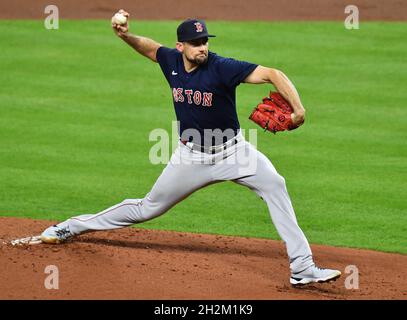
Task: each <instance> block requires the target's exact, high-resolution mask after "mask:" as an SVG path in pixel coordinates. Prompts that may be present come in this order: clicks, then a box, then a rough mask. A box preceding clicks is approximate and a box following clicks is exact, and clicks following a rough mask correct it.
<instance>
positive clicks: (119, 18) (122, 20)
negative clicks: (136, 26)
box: [113, 13, 127, 25]
mask: <svg viewBox="0 0 407 320" xmlns="http://www.w3.org/2000/svg"><path fill="white" fill-rule="evenodd" d="M113 22H114V23H116V24H119V25H123V24H126V22H127V17H126V16H125V15H124V14H122V13H116V14H115V15H114V16H113Z"/></svg>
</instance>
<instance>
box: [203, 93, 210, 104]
mask: <svg viewBox="0 0 407 320" xmlns="http://www.w3.org/2000/svg"><path fill="white" fill-rule="evenodd" d="M202 105H203V106H204V107H212V93H209V92H204V94H203V103H202Z"/></svg>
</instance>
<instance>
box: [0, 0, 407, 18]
mask: <svg viewBox="0 0 407 320" xmlns="http://www.w3.org/2000/svg"><path fill="white" fill-rule="evenodd" d="M50 3H52V4H55V5H57V6H58V8H59V13H60V17H61V18H63V19H110V17H111V15H112V13H114V12H115V11H117V9H119V8H125V9H126V10H128V11H129V12H130V13H131V15H132V18H133V19H159V20H162V19H177V20H184V19H185V18H187V17H198V18H204V19H209V20H219V19H220V20H269V21H273V20H344V18H345V13H344V9H345V7H346V6H347V5H349V4H354V5H357V6H358V8H359V13H360V21H366V20H398V21H405V20H407V3H406V1H405V0H386V1H383V0H352V1H348V0H273V1H271V0H252V1H247V0H233V1H232V0H207V1H201V0H167V1H162V0H149V1H144V0H119V1H111V0H91V1H83V0H54V1H51V2H50V1H49V0H35V1H33V0H13V1H1V2H0V19H15V18H19V19H44V17H45V14H44V8H45V7H46V6H47V5H49V4H50Z"/></svg>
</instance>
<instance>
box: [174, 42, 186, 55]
mask: <svg viewBox="0 0 407 320" xmlns="http://www.w3.org/2000/svg"><path fill="white" fill-rule="evenodd" d="M175 48H177V50H178V51H179V52H181V53H182V52H184V44H183V43H182V42H177V43H176V45H175Z"/></svg>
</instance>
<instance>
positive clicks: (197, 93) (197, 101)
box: [194, 91, 202, 106]
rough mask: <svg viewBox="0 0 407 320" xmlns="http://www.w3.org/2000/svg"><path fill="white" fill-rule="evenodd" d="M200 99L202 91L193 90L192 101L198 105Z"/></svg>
mask: <svg viewBox="0 0 407 320" xmlns="http://www.w3.org/2000/svg"><path fill="white" fill-rule="evenodd" d="M201 101H202V93H201V92H200V91H195V92H194V103H195V104H196V105H197V106H199V105H200V104H201Z"/></svg>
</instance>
